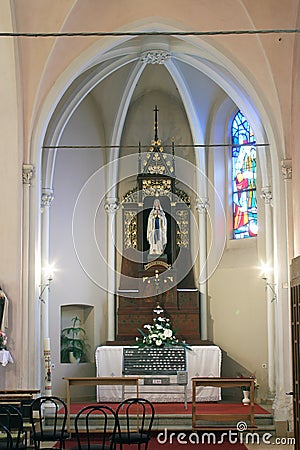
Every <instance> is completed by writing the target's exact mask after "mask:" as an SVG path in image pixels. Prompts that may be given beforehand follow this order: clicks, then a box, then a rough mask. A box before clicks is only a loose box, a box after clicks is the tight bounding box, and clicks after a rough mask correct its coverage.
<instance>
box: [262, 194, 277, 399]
mask: <svg viewBox="0 0 300 450" xmlns="http://www.w3.org/2000/svg"><path fill="white" fill-rule="evenodd" d="M261 198H262V199H263V200H264V203H265V235H266V265H267V266H268V267H272V268H273V265H274V261H273V226H272V205H271V202H272V192H271V188H270V186H265V187H263V188H262V190H261ZM272 286H274V274H273V271H272V272H269V273H266V301H267V327H268V333H267V334H268V388H269V392H268V396H269V398H270V399H273V400H274V398H275V389H276V384H275V383H276V379H275V359H274V357H275V318H274V301H275V300H274V292H273V290H272V288H271V287H272Z"/></svg>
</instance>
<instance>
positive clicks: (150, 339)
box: [136, 316, 188, 348]
mask: <svg viewBox="0 0 300 450" xmlns="http://www.w3.org/2000/svg"><path fill="white" fill-rule="evenodd" d="M144 328H145V329H146V330H147V331H148V333H145V332H144V331H143V330H141V329H139V328H138V331H139V332H140V333H141V335H142V336H141V337H137V338H136V343H137V345H138V346H139V347H155V348H160V347H171V346H184V347H188V345H187V344H186V343H185V342H184V341H179V340H178V339H177V337H176V335H175V333H174V331H173V329H172V324H171V321H170V319H167V318H166V317H161V316H159V317H157V318H154V319H153V324H152V325H150V324H146V325H144Z"/></svg>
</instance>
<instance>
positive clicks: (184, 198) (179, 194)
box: [175, 189, 191, 206]
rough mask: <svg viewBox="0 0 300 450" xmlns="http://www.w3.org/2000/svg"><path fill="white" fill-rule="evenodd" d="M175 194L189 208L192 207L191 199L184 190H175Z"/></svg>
mask: <svg viewBox="0 0 300 450" xmlns="http://www.w3.org/2000/svg"><path fill="white" fill-rule="evenodd" d="M175 194H176V195H177V197H179V198H180V200H182V201H183V202H184V203H185V204H186V205H187V206H191V197H190V196H189V195H188V194H187V193H186V192H184V191H183V190H182V189H175Z"/></svg>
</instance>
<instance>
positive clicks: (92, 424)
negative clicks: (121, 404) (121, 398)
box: [70, 405, 116, 450]
mask: <svg viewBox="0 0 300 450" xmlns="http://www.w3.org/2000/svg"><path fill="white" fill-rule="evenodd" d="M115 432H116V414H115V412H114V410H113V409H112V408H110V407H109V406H106V405H88V406H85V407H84V408H82V409H81V410H80V411H79V412H78V413H77V415H76V417H75V433H76V439H77V447H72V448H71V449H70V450H113V449H114V448H115V447H114V437H115Z"/></svg>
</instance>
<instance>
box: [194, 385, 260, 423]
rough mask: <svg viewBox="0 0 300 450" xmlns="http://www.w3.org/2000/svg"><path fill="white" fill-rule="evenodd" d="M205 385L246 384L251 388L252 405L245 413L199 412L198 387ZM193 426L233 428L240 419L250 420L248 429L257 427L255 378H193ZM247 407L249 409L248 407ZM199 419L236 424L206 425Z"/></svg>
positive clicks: (223, 386)
mask: <svg viewBox="0 0 300 450" xmlns="http://www.w3.org/2000/svg"><path fill="white" fill-rule="evenodd" d="M201 386H202V387H203V386H211V387H220V388H232V387H237V386H238V387H241V388H242V386H246V387H248V388H249V389H250V405H249V410H248V407H245V406H243V408H245V410H246V411H248V412H246V411H245V413H232V414H230V413H225V414H220V413H219V414H211V413H197V388H198V387H201ZM192 389H193V390H192V428H193V430H201V429H205V430H208V429H213V430H214V429H232V428H236V423H237V422H238V421H249V427H248V429H251V428H252V429H253V428H256V427H255V424H254V378H215V377H208V378H200V377H194V378H192ZM246 408H247V409H246ZM199 420H203V421H211V422H223V423H226V422H235V425H232V426H225V425H221V424H220V425H216V426H209V427H207V426H205V425H200V424H199V423H198V421H199Z"/></svg>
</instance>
